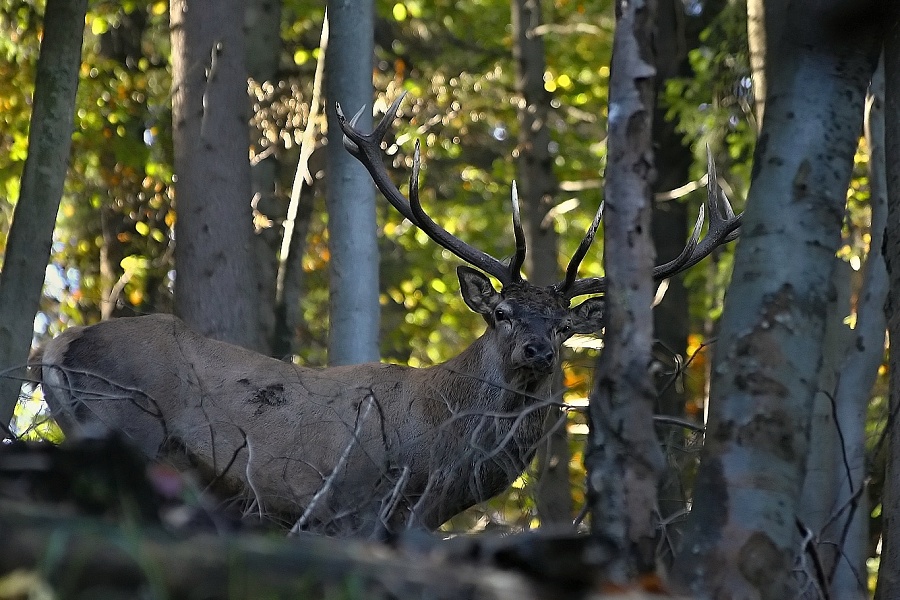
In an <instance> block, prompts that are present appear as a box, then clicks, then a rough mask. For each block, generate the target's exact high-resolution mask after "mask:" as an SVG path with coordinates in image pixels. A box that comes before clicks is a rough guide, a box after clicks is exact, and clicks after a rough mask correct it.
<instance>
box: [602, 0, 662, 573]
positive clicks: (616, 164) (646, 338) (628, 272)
mask: <svg viewBox="0 0 900 600" xmlns="http://www.w3.org/2000/svg"><path fill="white" fill-rule="evenodd" d="M655 13H656V3H655V2H654V1H652V0H651V1H631V2H619V3H617V4H616V16H617V24H616V31H615V36H614V38H613V55H612V63H611V67H610V71H611V75H610V90H609V125H608V129H609V139H608V142H607V143H608V148H609V152H608V159H607V168H606V180H605V197H606V204H605V206H606V208H605V221H606V226H605V241H606V243H605V254H604V267H605V269H606V276H607V278H608V282H609V287H608V290H607V294H606V328H605V331H606V333H605V337H604V349H603V353H602V354H601V356H600V359H599V361H598V362H597V374H596V377H595V380H594V389H593V392H592V394H591V400H590V408H589V420H590V433H589V436H588V447H587V450H586V457H585V465H586V467H587V470H588V503H589V507H590V510H591V531H592V534H593V536H594V538H595V540H597V542H598V543H599V541H600V540H607V541H608V542H610V543H612V544H613V545H614V546H615V547H616V548H617V551H618V552H617V558H616V566H615V568H613V573H614V575H613V576H614V579H619V580H620V581H622V582H624V581H626V580H628V579H629V578H630V577H632V576H633V575H634V574H635V572H638V571H647V570H652V569H653V568H654V566H655V564H654V561H655V543H654V540H655V536H656V525H657V518H658V517H657V510H656V493H657V483H658V479H659V476H660V473H661V471H662V468H663V457H662V453H661V451H660V448H659V444H658V441H657V439H656V435H655V431H654V427H653V404H654V401H655V399H656V394H655V390H654V386H653V382H652V380H651V377H650V372H649V367H650V361H651V346H652V343H653V315H652V303H653V296H654V292H655V287H654V285H653V281H652V278H651V275H650V273H651V270H652V267H653V259H654V256H653V254H654V253H653V244H652V240H651V238H650V219H651V189H652V188H651V186H652V184H653V178H654V176H655V173H654V170H653V151H652V132H651V130H652V117H653V98H654V95H653V85H654V75H655V69H654V66H653V64H652V56H653V52H652V47H651V40H652V34H653V28H654V25H655V16H656V15H655Z"/></svg>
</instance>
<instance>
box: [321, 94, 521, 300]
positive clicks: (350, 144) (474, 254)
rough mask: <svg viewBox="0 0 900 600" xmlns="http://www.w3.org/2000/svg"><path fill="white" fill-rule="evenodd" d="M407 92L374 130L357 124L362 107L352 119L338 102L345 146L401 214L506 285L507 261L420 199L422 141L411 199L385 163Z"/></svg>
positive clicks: (417, 152) (508, 277)
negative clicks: (471, 241) (444, 223)
mask: <svg viewBox="0 0 900 600" xmlns="http://www.w3.org/2000/svg"><path fill="white" fill-rule="evenodd" d="M405 95H406V93H405V92H404V93H403V94H401V95H400V97H398V98H397V99H396V100H394V101H393V102H392V103H391V106H390V107H389V108H388V110H387V111H386V112H385V113H384V117H382V119H381V121H380V122H379V123H378V125H376V126H375V129H374V130H373V131H372V132H371V133H363V132H361V131H360V130H359V129H357V128H356V127H355V122H356V120H357V119H358V118H359V115H361V114H362V110H360V112H359V113H357V116H355V117H354V118H353V119H351V120H350V122H349V123H348V122H347V118H346V117H345V116H344V112H343V111H342V110H341V105H340V104H336V105H335V112H336V113H337V118H338V124H339V125H340V127H341V131H343V132H344V147H345V148H346V149H347V151H348V152H350V154H352V155H353V156H354V157H355V158H356V159H357V160H358V161H359V162H361V163H362V165H363V166H364V167H365V168H366V170H367V171H368V172H369V175H370V176H371V177H372V180H373V181H374V182H375V186H376V187H377V188H378V190H379V191H380V192H381V193H382V195H383V196H384V197H385V198H387V200H388V202H390V203H391V205H392V206H393V207H394V208H396V209H397V211H398V212H399V213H400V214H401V215H403V216H404V217H406V218H407V219H409V220H410V221H412V222H413V223H414V224H415V225H416V226H418V227H419V228H420V229H421V230H422V231H424V232H425V233H426V235H428V237H430V238H431V239H432V240H434V241H435V242H437V243H438V244H439V245H441V246H442V247H444V248H446V249H447V250H449V251H450V252H452V253H453V254H455V255H456V256H458V257H459V258H461V259H462V260H464V261H466V262H467V263H469V264H471V265H472V266H474V267H477V268H478V269H481V270H482V271H484V272H485V273H488V274H490V275H493V276H494V277H496V278H497V279H498V280H499V281H500V283H501V284H503V285H506V284H508V283H510V282H511V281H512V280H513V278H512V277H511V275H510V271H509V270H508V269H507V267H506V265H504V264H503V263H502V262H501V261H499V260H497V259H496V258H494V257H493V256H491V255H490V254H487V253H486V252H482V251H481V250H479V249H477V248H475V247H473V246H470V245H468V244H466V243H465V242H463V241H462V240H460V239H459V238H457V237H455V236H454V235H452V234H451V233H450V232H449V231H447V230H446V229H444V228H443V227H441V226H440V225H438V224H437V223H435V222H434V220H432V219H431V217H429V216H428V215H427V214H426V213H425V210H424V209H423V208H422V204H421V202H419V168H420V165H421V152H420V149H419V142H418V141H416V149H415V154H414V157H413V169H412V175H411V176H410V185H409V190H410V199H409V200H407V198H406V197H405V196H404V195H403V194H402V193H401V192H400V190H399V189H398V188H397V186H396V185H395V184H394V182H393V181H391V178H390V176H389V175H388V173H387V169H385V167H384V163H383V162H382V160H381V142H382V140H383V139H384V136H385V134H386V133H387V131H388V129H389V128H390V126H391V124H392V123H393V121H394V119H395V118H396V116H397V110H398V108H399V107H400V102H401V101H402V100H403V98H404V96H405ZM517 246H518V240H517ZM520 278H521V276H520Z"/></svg>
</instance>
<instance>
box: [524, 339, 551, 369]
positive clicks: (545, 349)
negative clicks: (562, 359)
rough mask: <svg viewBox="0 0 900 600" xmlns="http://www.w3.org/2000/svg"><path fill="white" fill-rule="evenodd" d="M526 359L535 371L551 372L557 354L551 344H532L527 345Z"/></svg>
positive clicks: (525, 350)
mask: <svg viewBox="0 0 900 600" xmlns="http://www.w3.org/2000/svg"><path fill="white" fill-rule="evenodd" d="M524 354H525V359H526V360H528V361H529V362H530V363H531V364H532V366H533V367H534V368H535V369H538V370H541V371H549V370H550V369H551V368H553V360H554V358H556V353H555V352H554V351H553V348H552V347H551V346H550V345H549V344H541V343H538V342H531V343H528V344H526V345H525V349H524Z"/></svg>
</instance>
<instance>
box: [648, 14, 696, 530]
mask: <svg viewBox="0 0 900 600" xmlns="http://www.w3.org/2000/svg"><path fill="white" fill-rule="evenodd" d="M658 14H659V16H658V17H657V26H656V40H655V44H656V50H657V64H656V68H657V79H656V96H657V97H656V99H655V102H654V115H653V147H654V152H655V158H656V161H655V162H656V164H657V165H658V167H657V169H658V177H657V179H656V183H655V185H654V186H653V189H654V191H656V192H659V191H666V190H671V189H674V188H677V187H678V186H681V185H683V184H684V183H685V182H686V181H687V180H688V175H689V168H690V165H691V151H690V148H687V147H685V145H684V143H683V141H682V136H681V134H680V133H678V132H677V131H676V127H675V125H676V124H675V123H674V122H672V121H669V120H667V119H666V116H665V115H666V110H667V108H668V107H667V106H665V105H664V104H663V103H662V102H661V100H660V98H659V91H660V90H662V89H663V88H664V87H665V82H666V80H667V79H669V78H671V77H676V76H683V75H686V74H685V73H683V72H682V71H683V65H684V63H685V58H686V53H687V50H688V44H690V45H691V46H693V45H694V44H695V43H696V40H688V39H686V36H685V30H684V6H683V4H682V3H681V2H680V0H659V10H658ZM652 225H653V245H654V248H655V249H656V257H657V261H658V262H665V261H669V260H672V259H673V258H675V257H676V256H678V254H679V253H680V252H681V250H682V248H683V247H684V240H685V235H686V233H685V232H686V231H687V230H688V206H687V203H686V202H683V201H682V200H670V201H665V202H654V205H653V223H652ZM667 286H668V287H667V290H666V294H665V297H664V298H663V300H662V302H660V303H659V304H658V305H657V306H656V307H655V308H654V309H653V330H654V332H655V335H656V339H657V341H658V343H659V344H658V345H659V349H658V352H657V360H660V361H661V363H662V369H660V371H662V373H661V374H660V375H661V376H660V377H658V378H657V381H658V389H660V390H661V391H660V393H659V397H658V399H657V403H656V412H658V413H659V414H663V415H673V416H678V417H681V416H684V402H685V398H684V390H683V389H682V386H679V385H674V384H673V381H672V378H673V377H675V376H676V375H677V369H678V368H679V367H680V366H681V364H683V363H682V362H681V361H680V360H679V359H684V357H685V355H686V354H687V337H688V295H687V290H686V289H685V287H684V281H683V279H682V277H681V276H676V277H673V278H672V279H670V280H669V282H668V284H667ZM681 431H682V430H681V429H680V428H678V429H674V428H672V429H669V430H665V434H666V435H665V440H666V441H667V442H668V443H669V444H670V445H671V447H672V451H671V454H670V456H672V457H673V458H674V459H675V460H673V461H671V463H670V465H669V468H667V469H666V472H665V475H664V478H663V481H662V483H661V485H660V493H659V508H660V514H661V515H662V517H663V518H664V519H665V518H666V517H668V516H669V515H671V514H673V513H675V512H677V511H680V510H683V509H684V507H685V502H686V500H687V497H686V492H685V490H684V487H683V486H682V484H681V478H682V473H681V469H679V465H678V463H677V462H676V461H677V454H676V453H677V452H678V451H679V449H680V446H681V444H682V443H683V441H684V440H683V436H682V433H681Z"/></svg>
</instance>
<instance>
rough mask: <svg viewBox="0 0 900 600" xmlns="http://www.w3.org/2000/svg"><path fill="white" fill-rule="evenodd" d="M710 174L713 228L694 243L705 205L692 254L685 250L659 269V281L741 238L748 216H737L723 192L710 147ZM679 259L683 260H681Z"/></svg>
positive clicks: (708, 192) (709, 209)
mask: <svg viewBox="0 0 900 600" xmlns="http://www.w3.org/2000/svg"><path fill="white" fill-rule="evenodd" d="M706 172H707V182H706V209H707V212H708V213H709V229H708V230H707V232H706V237H704V238H703V239H702V240H700V241H699V242H697V241H696V240H694V237H695V236H696V237H697V239H699V227H700V226H702V219H703V213H702V211H703V207H702V206H701V207H700V210H701V214H700V219H698V221H697V225H695V227H694V235H692V236H691V240H692V241H693V244H690V243H689V246H691V245H693V247H692V248H691V249H690V252H687V254H686V251H687V250H688V248H685V252H682V256H679V257H678V258H677V259H675V260H674V261H672V263H669V264H667V265H664V266H663V267H658V268H657V269H658V272H657V269H654V271H653V275H654V277H656V278H657V279H665V278H666V277H671V276H672V275H674V274H675V273H678V272H679V271H684V270H685V269H689V268H691V267H693V266H694V265H696V264H697V263H698V262H700V261H701V260H703V259H704V258H706V257H707V256H709V255H710V254H711V253H712V251H713V250H715V249H716V248H718V247H719V246H721V245H722V244H726V243H728V242H730V241H732V240H734V239H736V238H737V237H738V236H739V235H740V226H741V221H742V220H743V216H744V215H743V213H741V214H739V215H735V214H734V209H733V208H732V207H731V203H730V202H729V201H728V198H727V197H726V196H725V192H724V191H722V186H720V185H719V178H718V174H717V173H716V163H715V160H713V155H712V151H711V150H710V149H709V146H707V147H706ZM685 254H686V255H685ZM679 259H682V260H681V261H679ZM676 263H677V264H676Z"/></svg>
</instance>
